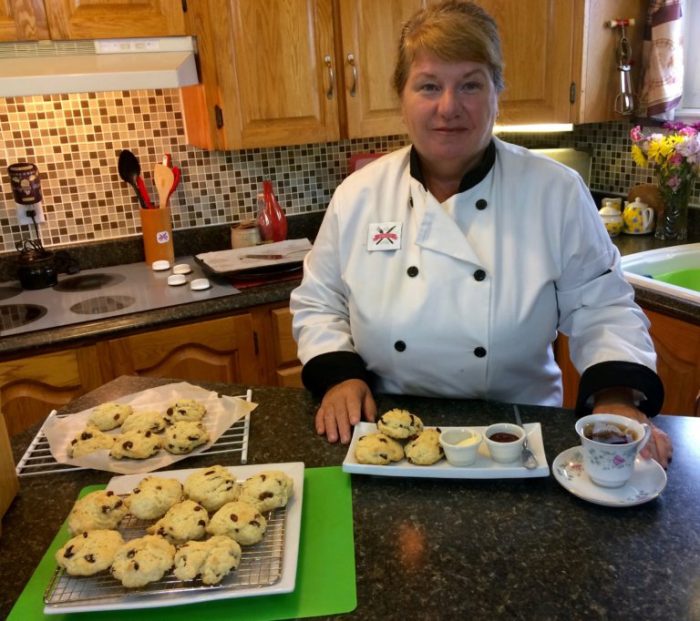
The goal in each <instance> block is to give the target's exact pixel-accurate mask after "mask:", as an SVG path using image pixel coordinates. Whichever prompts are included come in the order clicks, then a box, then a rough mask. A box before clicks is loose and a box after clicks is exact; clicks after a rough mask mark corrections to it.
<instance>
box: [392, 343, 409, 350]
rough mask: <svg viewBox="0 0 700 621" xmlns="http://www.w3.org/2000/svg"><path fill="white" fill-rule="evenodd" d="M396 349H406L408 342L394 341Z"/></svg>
mask: <svg viewBox="0 0 700 621" xmlns="http://www.w3.org/2000/svg"><path fill="white" fill-rule="evenodd" d="M394 349H395V350H396V351H406V343H404V342H403V341H396V343H394Z"/></svg>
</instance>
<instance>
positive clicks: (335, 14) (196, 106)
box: [183, 0, 425, 149]
mask: <svg viewBox="0 0 700 621" xmlns="http://www.w3.org/2000/svg"><path fill="white" fill-rule="evenodd" d="M423 4H425V0H382V2H376V0H287V1H286V2H279V1H278V0H227V1H226V2H214V1H212V0H190V1H189V3H188V11H187V13H186V19H187V23H188V31H189V32H190V33H191V34H194V35H196V36H197V41H198V49H199V61H200V70H201V75H202V84H200V85H197V86H193V87H187V88H185V89H183V110H184V114H185V122H186V127H187V137H188V142H189V143H190V144H193V145H195V146H199V147H202V148H207V149H243V148H250V147H271V146H283V145H290V144H302V143H312V142H330V141H335V140H339V139H341V138H360V137H370V136H378V135H389V134H398V133H404V132H405V129H404V128H403V125H402V122H401V115H400V112H399V105H398V99H397V98H396V96H395V95H394V94H393V90H392V88H391V74H392V72H393V67H394V58H395V54H396V52H395V47H396V42H397V40H398V36H399V31H400V28H401V24H402V22H403V21H404V20H405V19H406V18H407V17H408V16H409V15H410V14H411V13H413V12H414V11H415V10H416V9H417V8H419V7H420V6H422V5H423Z"/></svg>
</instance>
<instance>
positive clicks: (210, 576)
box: [173, 535, 241, 584]
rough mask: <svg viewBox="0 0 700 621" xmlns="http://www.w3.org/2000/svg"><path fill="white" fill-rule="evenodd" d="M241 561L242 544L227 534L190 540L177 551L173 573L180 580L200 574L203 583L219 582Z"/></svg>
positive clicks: (190, 578) (189, 578)
mask: <svg viewBox="0 0 700 621" xmlns="http://www.w3.org/2000/svg"><path fill="white" fill-rule="evenodd" d="M240 562H241V546H240V545H238V542H237V541H234V540H233V539H231V538H230V537H226V536H225V535H216V536H215V537H212V538H211V539H207V540H206V541H188V542H187V543H186V544H184V545H182V546H180V547H179V548H178V550H177V552H176V553H175V561H174V565H175V567H174V568H173V573H174V574H175V576H176V577H177V578H179V579H180V580H185V581H186V580H194V579H195V578H196V577H197V576H200V577H201V579H202V583H203V584H218V583H219V582H221V580H222V579H223V578H224V576H226V575H227V574H228V573H229V572H230V571H231V570H232V569H236V567H238V564H239V563H240Z"/></svg>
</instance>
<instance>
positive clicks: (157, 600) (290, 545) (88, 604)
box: [44, 462, 304, 616]
mask: <svg viewBox="0 0 700 621" xmlns="http://www.w3.org/2000/svg"><path fill="white" fill-rule="evenodd" d="M228 469H229V470H230V471H231V472H232V473H233V474H234V475H236V479H237V480H239V481H240V480H244V479H247V478H249V477H251V476H252V475H254V474H256V473H258V472H260V471H262V470H281V471H282V472H284V473H286V474H287V475H288V476H289V477H291V478H292V480H293V481H294V493H293V495H292V497H291V499H290V500H289V503H287V509H286V518H285V524H284V552H283V558H282V574H281V576H280V579H279V580H278V581H277V582H275V583H274V584H271V585H269V586H258V587H255V588H245V587H244V588H239V589H235V590H233V589H226V588H218V589H217V588H202V587H201V586H198V587H193V588H191V589H190V588H182V589H177V590H173V591H171V592H169V593H160V594H154V595H143V596H139V597H120V596H115V597H110V598H104V599H99V600H89V601H82V602H76V603H74V604H70V603H66V604H60V605H46V606H44V613H46V614H63V613H68V612H88V611H101V610H135V609H139V608H156V607H163V606H179V605H182V604H193V603H196V602H203V601H210V600H215V599H236V598H239V597H252V596H258V595H275V594H279V593H291V592H292V591H293V590H294V587H295V586H296V575H297V560H298V558H299V533H300V530H301V503H302V498H303V495H304V464H303V462H289V463H281V464H258V465H254V466H229V467H228ZM197 470H201V468H189V469H187V470H162V471H160V472H159V473H158V476H163V477H168V478H173V479H178V480H179V481H184V480H185V479H186V478H187V477H188V476H189V475H190V474H192V473H193V472H196V471H197ZM143 478H144V475H142V474H128V475H124V476H118V477H113V478H112V479H110V481H109V483H108V484H107V489H108V490H111V491H113V492H114V493H115V494H128V493H130V492H131V490H132V489H134V487H136V485H137V484H138V483H139V481H141V479H143ZM234 571H235V570H234ZM117 584H118V583H117ZM195 616H196V615H195Z"/></svg>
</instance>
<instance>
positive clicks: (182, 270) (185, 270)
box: [173, 263, 192, 274]
mask: <svg viewBox="0 0 700 621" xmlns="http://www.w3.org/2000/svg"><path fill="white" fill-rule="evenodd" d="M191 271H192V268H191V267H190V266H189V265H187V263H178V264H177V265H176V266H175V267H173V274H189V273H190V272H191Z"/></svg>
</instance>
